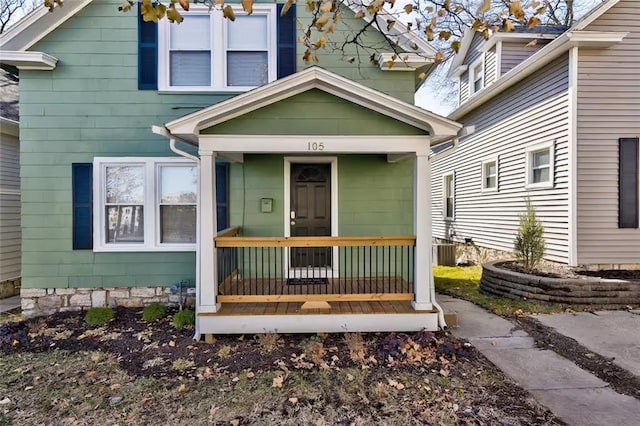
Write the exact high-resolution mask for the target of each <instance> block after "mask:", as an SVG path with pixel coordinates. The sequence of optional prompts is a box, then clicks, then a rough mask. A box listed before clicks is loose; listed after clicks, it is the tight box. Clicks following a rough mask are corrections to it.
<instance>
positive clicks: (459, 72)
mask: <svg viewBox="0 0 640 426" xmlns="http://www.w3.org/2000/svg"><path fill="white" fill-rule="evenodd" d="M468 69H469V65H460V66H459V67H458V68H456V69H452V70H451V71H450V72H449V77H450V78H458V77H460V76H461V75H462V74H464V73H465V71H467V70H468Z"/></svg>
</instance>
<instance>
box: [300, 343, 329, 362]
mask: <svg viewBox="0 0 640 426" xmlns="http://www.w3.org/2000/svg"><path fill="white" fill-rule="evenodd" d="M303 349H304V353H306V354H307V359H308V360H309V361H311V362H313V363H314V364H318V365H320V364H322V363H323V362H324V355H325V354H326V353H327V350H326V349H325V347H324V344H323V343H322V341H320V340H319V339H317V338H315V337H314V336H312V337H311V338H310V339H309V340H308V341H307V342H306V343H305V344H304V345H303Z"/></svg>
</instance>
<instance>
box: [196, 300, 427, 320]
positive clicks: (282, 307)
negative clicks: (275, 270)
mask: <svg viewBox="0 0 640 426" xmlns="http://www.w3.org/2000/svg"><path fill="white" fill-rule="evenodd" d="M302 307H303V303H302V302H271V303H266V302H262V303H223V304H222V307H221V308H220V310H219V311H218V312H215V313H209V312H202V313H198V316H203V317H212V316H213V317H225V316H247V315H248V316H256V315H260V316H264V315H363V314H364V315H367V314H386V315H390V314H400V315H409V314H433V313H437V312H438V311H437V310H436V309H432V310H429V311H416V310H414V309H413V307H412V306H411V302H410V301H401V300H394V301H390V300H385V301H355V302H353V301H352V302H331V308H330V309H327V308H323V309H318V308H313V309H303V308H302Z"/></svg>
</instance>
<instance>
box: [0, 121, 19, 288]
mask: <svg viewBox="0 0 640 426" xmlns="http://www.w3.org/2000/svg"><path fill="white" fill-rule="evenodd" d="M21 236H22V233H21V231H20V145H19V142H18V138H17V137H15V136H13V135H8V134H5V133H2V134H1V135H0V282H2V281H6V280H12V279H15V278H19V277H20V247H21Z"/></svg>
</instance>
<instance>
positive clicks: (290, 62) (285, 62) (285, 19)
mask: <svg viewBox="0 0 640 426" xmlns="http://www.w3.org/2000/svg"><path fill="white" fill-rule="evenodd" d="M282 6H284V4H278V6H277V13H278V17H277V19H278V78H283V77H286V76H288V75H291V74H293V73H295V72H296V5H295V4H292V5H291V8H290V9H289V10H288V11H287V13H286V14H285V15H284V16H280V12H281V11H282Z"/></svg>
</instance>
